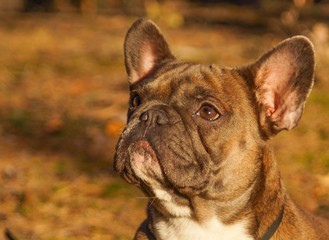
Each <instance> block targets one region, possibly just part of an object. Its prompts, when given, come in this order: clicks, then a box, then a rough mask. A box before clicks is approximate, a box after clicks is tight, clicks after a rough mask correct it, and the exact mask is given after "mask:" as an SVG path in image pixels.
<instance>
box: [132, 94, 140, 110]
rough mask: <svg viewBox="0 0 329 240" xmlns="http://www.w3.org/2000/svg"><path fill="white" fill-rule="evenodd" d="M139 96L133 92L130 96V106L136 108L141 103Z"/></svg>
mask: <svg viewBox="0 0 329 240" xmlns="http://www.w3.org/2000/svg"><path fill="white" fill-rule="evenodd" d="M141 103H142V102H141V98H140V97H139V95H138V94H135V95H133V96H132V98H131V100H130V106H131V107H132V108H136V107H138V106H139V105H140V104H141Z"/></svg>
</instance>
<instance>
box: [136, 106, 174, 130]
mask: <svg viewBox="0 0 329 240" xmlns="http://www.w3.org/2000/svg"><path fill="white" fill-rule="evenodd" d="M139 119H140V120H141V121H143V122H146V123H148V124H149V125H153V126H156V125H165V124H168V123H169V118H168V115H167V113H166V112H165V111H164V110H161V109H149V110H147V111H145V112H143V113H142V114H141V115H140V117H139Z"/></svg>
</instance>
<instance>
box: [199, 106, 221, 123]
mask: <svg viewBox="0 0 329 240" xmlns="http://www.w3.org/2000/svg"><path fill="white" fill-rule="evenodd" d="M196 115H197V116H199V117H201V118H203V119H205V120H208V121H215V120H217V119H218V118H219V117H220V114H219V112H218V111H217V109H216V108H215V107H214V106H212V105H210V104H204V105H202V106H201V108H200V109H199V110H198V111H197V113H196Z"/></svg>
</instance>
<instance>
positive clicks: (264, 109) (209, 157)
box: [114, 19, 329, 240]
mask: <svg viewBox="0 0 329 240" xmlns="http://www.w3.org/2000/svg"><path fill="white" fill-rule="evenodd" d="M124 50H125V65H126V69H127V73H128V77H129V84H130V105H129V110H128V124H127V126H126V128H125V129H124V131H123V133H122V135H121V137H120V140H119V142H118V144H117V151H116V156H115V163H114V168H115V170H116V171H117V172H118V173H119V174H120V175H121V176H122V177H123V178H124V179H125V180H126V181H128V182H129V183H131V184H135V185H138V187H140V188H141V189H142V191H143V192H144V193H145V194H146V196H148V197H149V198H150V203H149V206H148V215H147V219H146V220H145V221H144V222H143V223H142V224H141V226H140V228H139V229H138V231H137V233H136V236H135V239H170V240H175V239H178V240H193V239H206V240H211V239H224V240H226V239H234V240H243V239H261V240H265V239H287V240H288V239H289V240H290V239H293V240H312V239H324V240H328V239H329V224H328V222H326V220H324V219H320V218H318V217H315V216H312V215H311V214H309V213H307V212H306V211H304V210H302V209H300V208H298V207H297V206H296V205H295V204H294V203H293V202H292V201H291V199H290V198H289V196H288V195H287V193H286V192H285V190H284V188H283V187H282V182H281V177H280V173H279V170H278V168H277V165H276V161H275V158H274V156H273V152H272V148H271V146H270V144H269V141H268V140H269V139H270V138H271V137H273V136H274V135H276V134H277V133H278V132H280V131H281V130H284V129H285V130H290V129H292V128H294V127H295V126H296V124H297V122H298V120H299V119H300V117H301V115H302V112H303V108H304V104H305V100H306V98H307V96H308V94H309V92H310V90H311V88H312V85H313V75H314V51H313V46H312V43H311V42H310V41H309V40H308V39H307V38H305V37H302V36H297V37H293V38H289V39H287V40H285V41H283V42H281V43H280V44H279V45H277V46H276V47H275V48H273V49H272V50H270V51H269V52H267V53H266V54H264V55H263V56H262V57H261V58H260V59H258V60H257V61H256V62H255V63H253V64H250V65H247V66H243V67H238V68H233V69H232V68H222V67H220V66H217V65H214V64H211V65H209V64H195V63H189V62H184V61H180V60H177V59H176V58H175V57H174V55H173V54H172V53H171V51H170V48H169V46H168V44H167V42H166V40H165V38H164V37H163V35H162V34H161V32H160V31H159V29H158V28H157V26H156V25H155V24H154V23H152V22H151V21H150V20H146V19H140V20H138V21H136V22H135V23H134V24H133V25H132V27H131V28H130V30H129V32H128V34H127V36H126V40H125V45H124Z"/></svg>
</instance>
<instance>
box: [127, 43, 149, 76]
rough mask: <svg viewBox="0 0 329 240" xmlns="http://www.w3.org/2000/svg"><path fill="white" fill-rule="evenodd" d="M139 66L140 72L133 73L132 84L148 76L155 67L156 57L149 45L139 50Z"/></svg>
mask: <svg viewBox="0 0 329 240" xmlns="http://www.w3.org/2000/svg"><path fill="white" fill-rule="evenodd" d="M139 59H140V61H139V66H138V70H137V71H136V72H135V71H133V72H132V73H131V79H130V81H131V83H136V82H138V81H139V80H141V79H142V78H144V77H145V76H146V75H147V74H149V73H150V72H151V71H152V70H153V68H154V65H155V57H154V54H153V50H152V48H151V46H150V45H149V44H144V45H143V47H142V48H141V49H140V50H139Z"/></svg>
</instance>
